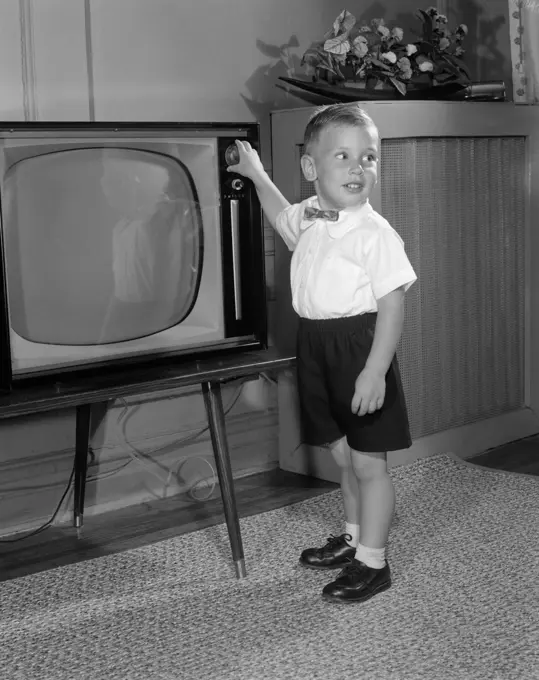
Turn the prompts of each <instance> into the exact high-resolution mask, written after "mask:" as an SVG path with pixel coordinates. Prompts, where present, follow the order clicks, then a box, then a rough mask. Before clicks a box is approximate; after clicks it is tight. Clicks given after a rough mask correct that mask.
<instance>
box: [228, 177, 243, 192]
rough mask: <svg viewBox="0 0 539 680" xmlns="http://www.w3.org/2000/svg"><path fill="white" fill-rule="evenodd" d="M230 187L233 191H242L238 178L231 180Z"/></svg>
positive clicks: (240, 181) (241, 181)
mask: <svg viewBox="0 0 539 680" xmlns="http://www.w3.org/2000/svg"><path fill="white" fill-rule="evenodd" d="M230 186H231V187H232V188H233V189H234V191H241V190H242V189H243V180H241V179H238V178H236V179H233V180H232V183H231V185H230Z"/></svg>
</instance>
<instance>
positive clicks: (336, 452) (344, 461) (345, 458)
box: [328, 437, 352, 468]
mask: <svg viewBox="0 0 539 680" xmlns="http://www.w3.org/2000/svg"><path fill="white" fill-rule="evenodd" d="M328 449H329V450H330V451H331V455H332V456H333V459H334V460H335V462H336V463H337V465H338V466H339V467H341V468H349V467H352V460H351V458H350V447H349V446H348V442H347V441H346V437H343V438H342V439H338V440H337V441H336V442H333V443H332V444H328Z"/></svg>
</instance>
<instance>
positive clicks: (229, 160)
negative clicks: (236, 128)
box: [225, 144, 240, 165]
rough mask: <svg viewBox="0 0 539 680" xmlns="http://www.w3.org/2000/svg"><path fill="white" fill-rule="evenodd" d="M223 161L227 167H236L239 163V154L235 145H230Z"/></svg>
mask: <svg viewBox="0 0 539 680" xmlns="http://www.w3.org/2000/svg"><path fill="white" fill-rule="evenodd" d="M225 161H226V164H227V165H237V164H238V163H239V162H240V154H239V151H238V147H237V146H236V145H235V144H231V145H230V146H229V147H228V148H227V150H226V151H225Z"/></svg>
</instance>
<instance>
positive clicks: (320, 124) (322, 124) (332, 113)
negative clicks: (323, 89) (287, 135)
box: [303, 102, 378, 153]
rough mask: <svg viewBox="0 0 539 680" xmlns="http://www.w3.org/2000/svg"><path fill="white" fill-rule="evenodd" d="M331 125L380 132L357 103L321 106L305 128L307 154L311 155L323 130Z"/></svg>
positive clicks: (304, 139)
mask: <svg viewBox="0 0 539 680" xmlns="http://www.w3.org/2000/svg"><path fill="white" fill-rule="evenodd" d="M329 125H349V126H351V127H361V128H373V129H374V130H376V132H378V128H377V127H376V125H375V124H374V121H373V119H372V118H371V117H370V116H369V115H368V114H367V113H366V112H365V111H364V110H363V109H362V108H361V107H360V106H359V104H357V103H356V102H351V103H348V104H330V105H329V106H321V107H319V108H318V109H316V111H315V112H314V114H313V115H312V116H311V118H310V120H309V122H308V123H307V127H306V128H305V134H304V136H303V145H304V148H305V152H306V153H309V151H310V148H312V145H313V144H315V143H316V142H317V141H318V137H319V136H320V133H321V132H322V130H323V129H324V128H326V127H328V126H329Z"/></svg>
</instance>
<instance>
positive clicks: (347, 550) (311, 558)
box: [299, 534, 356, 569]
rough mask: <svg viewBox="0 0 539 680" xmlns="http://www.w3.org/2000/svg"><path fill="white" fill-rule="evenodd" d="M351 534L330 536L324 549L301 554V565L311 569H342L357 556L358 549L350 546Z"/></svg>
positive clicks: (309, 550) (306, 551) (313, 549)
mask: <svg viewBox="0 0 539 680" xmlns="http://www.w3.org/2000/svg"><path fill="white" fill-rule="evenodd" d="M347 539H348V540H349V541H351V540H352V537H351V536H350V534H341V536H330V537H329V538H328V542H327V543H326V545H325V546H323V547H322V548H307V550H304V551H303V552H302V553H301V557H300V558H299V563H300V564H301V565H303V566H304V567H308V568H309V569H342V568H343V566H344V565H345V564H346V563H347V562H349V561H350V560H351V559H352V558H353V557H354V555H355V554H356V549H355V548H354V547H352V546H351V545H349V544H348V543H347V542H346V540H347Z"/></svg>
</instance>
